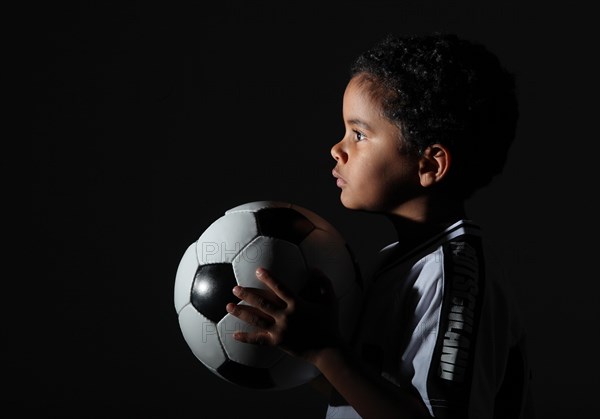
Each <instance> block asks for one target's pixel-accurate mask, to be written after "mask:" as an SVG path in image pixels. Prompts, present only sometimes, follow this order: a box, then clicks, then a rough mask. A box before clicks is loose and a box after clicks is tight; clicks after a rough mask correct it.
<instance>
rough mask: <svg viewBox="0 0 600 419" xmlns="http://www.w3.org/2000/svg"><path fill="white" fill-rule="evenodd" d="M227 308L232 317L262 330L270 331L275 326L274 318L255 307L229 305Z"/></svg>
mask: <svg viewBox="0 0 600 419" xmlns="http://www.w3.org/2000/svg"><path fill="white" fill-rule="evenodd" d="M225 308H226V310H227V312H228V313H230V314H231V315H233V316H235V317H237V318H238V319H240V320H242V321H244V322H246V323H248V324H250V325H252V326H255V327H258V328H259V329H262V330H269V329H271V328H272V327H273V325H274V324H275V319H273V317H271V316H269V315H267V314H265V313H264V312H263V311H261V310H259V309H257V308H256V307H253V306H249V305H242V304H233V303H229V304H227V306H226V307H225Z"/></svg>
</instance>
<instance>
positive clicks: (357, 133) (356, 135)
mask: <svg viewBox="0 0 600 419" xmlns="http://www.w3.org/2000/svg"><path fill="white" fill-rule="evenodd" d="M354 139H355V140H356V141H362V140H364V139H365V136H364V134H363V133H362V132H360V131H354Z"/></svg>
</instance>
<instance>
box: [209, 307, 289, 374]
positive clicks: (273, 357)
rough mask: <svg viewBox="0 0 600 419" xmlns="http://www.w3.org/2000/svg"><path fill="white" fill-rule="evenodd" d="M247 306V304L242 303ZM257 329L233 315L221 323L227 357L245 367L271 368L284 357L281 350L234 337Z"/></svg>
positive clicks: (220, 327)
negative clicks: (239, 333) (237, 333)
mask: <svg viewBox="0 0 600 419" xmlns="http://www.w3.org/2000/svg"><path fill="white" fill-rule="evenodd" d="M240 304H245V303H243V302H242V303H240ZM255 330H256V328H255V327H253V326H251V325H249V324H248V323H246V322H244V321H242V320H240V319H238V318H237V317H235V316H232V315H231V314H227V315H226V316H225V317H223V320H221V321H220V322H219V325H218V331H219V335H220V337H221V342H222V343H223V349H224V350H225V353H226V354H227V357H228V358H229V359H231V360H232V361H235V362H238V363H240V364H243V365H248V366H252V367H258V368H269V367H271V366H272V365H273V364H275V363H276V362H277V361H279V360H280V359H281V358H282V357H283V356H284V355H287V354H286V353H285V352H283V351H282V350H281V349H279V348H277V347H274V346H261V345H252V344H249V343H244V342H240V341H238V340H236V339H234V337H233V332H236V331H241V332H253V331H255Z"/></svg>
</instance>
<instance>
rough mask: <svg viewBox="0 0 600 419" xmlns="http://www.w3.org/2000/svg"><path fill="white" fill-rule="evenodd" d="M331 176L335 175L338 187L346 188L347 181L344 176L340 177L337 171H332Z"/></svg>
mask: <svg viewBox="0 0 600 419" xmlns="http://www.w3.org/2000/svg"><path fill="white" fill-rule="evenodd" d="M331 174H332V175H333V177H334V178H336V179H337V180H336V182H335V183H336V185H337V186H339V187H340V188H341V187H342V186H344V185H345V184H346V180H345V179H344V178H343V177H342V176H340V174H339V172H338V171H337V170H335V169H333V170H332V171H331Z"/></svg>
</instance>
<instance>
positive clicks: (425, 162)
mask: <svg viewBox="0 0 600 419" xmlns="http://www.w3.org/2000/svg"><path fill="white" fill-rule="evenodd" d="M451 160H452V159H451V156H450V150H448V148H447V147H446V146H444V145H442V144H432V145H430V146H429V147H427V148H426V149H425V151H424V152H423V155H422V156H421V158H420V159H419V179H420V181H421V186H423V187H424V188H427V187H430V186H433V185H435V184H436V183H438V182H439V181H441V180H442V179H443V178H444V176H446V174H447V173H448V169H449V168H450V163H451Z"/></svg>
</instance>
